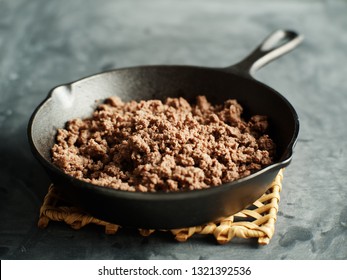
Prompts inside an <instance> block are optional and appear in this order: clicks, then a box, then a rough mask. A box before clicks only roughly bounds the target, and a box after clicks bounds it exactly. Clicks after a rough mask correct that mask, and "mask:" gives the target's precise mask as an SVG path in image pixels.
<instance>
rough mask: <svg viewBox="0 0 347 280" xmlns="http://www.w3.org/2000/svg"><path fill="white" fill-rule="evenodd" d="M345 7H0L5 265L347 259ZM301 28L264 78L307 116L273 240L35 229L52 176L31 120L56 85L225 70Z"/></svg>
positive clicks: (75, 2)
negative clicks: (272, 37) (160, 69)
mask: <svg viewBox="0 0 347 280" xmlns="http://www.w3.org/2000/svg"><path fill="white" fill-rule="evenodd" d="M346 14H347V1H343V0H336V1H332V0H330V1H323V0H321V1H298V0H296V1H274V0H265V1H261V2H260V1H255V0H245V1H226V0H224V1H222V0H219V1H207V0H203V1H198V0H195V1H173V0H169V1H160V0H150V1H135V0H130V1H129V0H127V1H126V0H120V1H111V0H101V1H82V0H62V1H44V0H32V1H25V0H11V1H10V0H2V1H0V258H1V259H347V203H346V201H347V192H346V188H347V177H346V164H347V157H346V152H347V142H346V138H347V129H346V111H347V83H346V74H347V69H346V65H347V53H346V46H347V35H346V30H347V17H346ZM281 28H284V29H293V30H296V31H298V32H300V33H301V34H303V35H304V36H305V41H304V42H303V44H302V45H301V46H300V47H299V48H298V49H296V50H295V51H294V52H292V53H290V54H288V55H286V56H284V57H282V58H281V59H278V60H276V61H275V62H273V63H271V64H269V65H268V66H266V67H265V68H264V69H262V70H260V71H259V72H258V73H257V74H256V77H257V78H258V79H259V80H261V81H262V82H264V83H266V84H268V85H270V86H271V87H273V88H275V89H276V90H278V91H279V92H281V93H283V94H284V95H285V96H286V97H287V99H288V100H289V101H290V102H291V103H292V104H293V105H294V107H295V108H296V109H297V111H298V114H299V116H300V121H301V130H300V135H299V140H298V143H297V146H296V148H295V155H294V159H293V162H292V164H291V165H290V167H288V168H287V170H286V171H285V178H284V183H283V191H282V193H281V198H282V199H281V202H280V211H279V217H278V221H277V224H276V232H275V235H274V237H273V239H272V240H271V242H270V244H269V245H267V246H264V247H259V246H258V245H257V244H256V242H254V241H252V240H234V241H232V242H231V243H229V244H226V245H223V246H220V245H217V244H216V243H215V242H214V240H213V238H212V237H195V238H192V239H191V240H189V241H188V242H186V243H177V242H176V241H174V240H173V238H172V236H171V235H169V234H165V233H157V234H154V235H152V236H150V237H149V238H144V237H141V236H139V235H138V234H137V233H136V232H135V231H132V230H126V229H122V230H120V231H119V233H118V234H116V235H114V236H106V235H105V234H104V233H103V231H102V230H101V229H100V228H97V227H93V226H91V227H86V228H84V229H82V230H79V231H74V230H72V229H70V228H69V227H67V226H65V225H63V224H59V223H51V224H50V226H49V227H48V228H47V229H45V230H40V229H38V228H37V225H36V223H37V218H38V211H39V207H40V205H41V203H42V199H43V196H44V194H45V192H46V189H47V186H48V184H49V180H48V178H47V177H46V175H45V173H44V171H43V169H42V168H41V166H39V164H38V163H37V162H36V160H35V159H34V158H33V156H32V154H31V152H30V150H29V146H28V143H27V136H26V126H27V123H28V120H29V117H30V115H31V113H32V112H33V110H34V109H35V107H36V106H37V105H38V104H39V103H40V102H41V101H42V100H43V99H44V98H45V96H46V95H47V92H48V91H49V89H51V88H52V87H54V86H56V85H58V84H61V83H66V82H70V81H73V80H76V79H78V78H80V77H83V76H87V75H90V74H93V73H96V72H99V71H102V70H106V69H111V68H119V67H127V66H135V65H143V64H192V65H201V66H218V67H223V66H228V65H231V64H233V63H236V62H237V61H239V60H240V59H242V58H243V57H244V56H245V55H247V54H248V53H249V52H250V51H251V50H252V49H253V48H254V47H255V46H256V45H257V44H258V43H260V41H261V40H262V39H263V38H264V37H266V36H267V35H268V34H269V33H271V32H272V31H274V30H276V29H281Z"/></svg>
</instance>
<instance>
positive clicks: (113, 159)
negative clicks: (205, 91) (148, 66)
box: [52, 96, 275, 192]
mask: <svg viewBox="0 0 347 280" xmlns="http://www.w3.org/2000/svg"><path fill="white" fill-rule="evenodd" d="M242 111H243V109H242V107H241V105H240V104H239V103H238V102H237V101H236V100H232V99H230V100H227V101H225V102H224V104H221V105H215V106H213V105H212V104H211V103H209V102H208V100H207V99H206V97H205V96H198V97H197V98H196V103H195V104H189V103H188V102H187V101H186V100H185V99H184V98H181V97H180V98H167V99H166V101H165V103H162V102H161V101H160V100H148V101H140V102H136V101H130V102H122V101H121V100H120V99H119V98H117V97H111V98H108V99H106V100H105V103H103V104H101V105H99V106H98V108H97V109H96V110H95V112H94V113H93V115H92V116H91V117H90V118H87V119H83V120H82V119H74V120H71V121H69V122H67V124H66V127H65V129H58V132H57V136H56V144H55V145H54V146H53V148H52V161H53V163H54V164H55V165H56V166H58V167H59V168H61V169H62V170H63V171H64V172H65V173H67V174H70V175H72V176H74V177H77V178H78V179H81V180H84V181H86V182H90V183H93V184H96V185H101V186H108V187H112V188H115V189H120V190H127V191H140V192H155V191H159V190H161V191H180V190H188V189H189V190H195V189H203V188H208V187H210V186H217V185H220V184H222V183H226V182H230V181H234V180H237V179H239V178H242V177H245V176H248V175H250V174H251V173H252V172H254V171H256V170H259V169H261V168H263V167H264V166H266V165H269V164H271V163H272V162H273V158H274V156H275V144H274V142H273V141H272V140H271V139H270V137H269V136H268V135H267V134H266V133H267V130H268V121H267V117H266V116H260V115H255V116H252V117H251V118H250V119H249V120H247V121H245V120H243V119H242V117H241V115H242Z"/></svg>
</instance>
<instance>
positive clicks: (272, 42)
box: [226, 30, 304, 75]
mask: <svg viewBox="0 0 347 280" xmlns="http://www.w3.org/2000/svg"><path fill="white" fill-rule="evenodd" d="M303 38H304V37H303V36H302V35H300V34H298V33H296V32H294V31H290V30H277V31H275V32H274V33H272V34H271V35H270V36H268V37H267V38H266V39H265V40H264V41H263V42H262V43H261V44H260V45H259V46H258V47H257V48H256V49H255V50H254V51H253V52H252V53H251V54H250V55H248V56H247V57H246V58H244V59H243V60H241V61H240V62H239V63H236V64H234V65H232V66H230V67H227V68H226V70H228V69H230V70H236V71H238V72H241V73H244V74H250V75H252V74H254V73H255V71H257V70H258V69H260V68H261V67H263V66H264V65H266V64H268V63H269V62H271V61H272V60H275V59H276V58H278V57H280V56H282V55H284V54H286V53H288V52H290V51H291V50H293V49H294V48H295V47H296V46H298V45H299V44H300V43H301V42H302V40H303Z"/></svg>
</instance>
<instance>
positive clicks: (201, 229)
mask: <svg viewBox="0 0 347 280" xmlns="http://www.w3.org/2000/svg"><path fill="white" fill-rule="evenodd" d="M282 180H283V170H280V172H279V173H278V175H277V176H276V178H275V180H274V181H273V182H272V184H271V186H270V188H269V190H268V191H267V192H266V193H265V194H264V195H263V196H262V197H260V198H259V199H258V200H257V201H255V202H254V203H253V205H251V206H249V207H248V208H247V209H244V210H243V211H241V212H239V213H237V214H234V215H233V216H230V217H227V218H224V219H221V220H219V221H215V222H211V223H208V224H205V225H202V226H196V227H189V228H182V229H175V230H170V231H171V233H172V234H173V235H174V236H175V239H176V240H177V241H180V242H184V241H187V240H188V239H189V238H190V237H191V236H193V235H194V234H213V235H214V237H215V239H216V240H217V242H218V243H219V244H225V243H228V242H230V241H231V240H232V239H233V238H234V237H239V238H257V239H258V243H259V244H262V245H266V244H268V243H269V242H270V239H271V238H272V236H273V234H274V232H275V223H276V218H277V211H278V203H279V201H280V192H281V189H282ZM64 203H65V201H64V199H63V198H62V197H61V196H60V195H59V193H58V191H57V189H55V188H54V186H53V185H51V186H50V187H49V190H48V193H47V195H46V197H45V199H44V201H43V204H42V206H41V209H40V217H39V221H38V226H39V227H40V228H45V227H47V226H48V223H49V221H59V222H65V223H66V224H68V225H70V226H71V227H72V228H73V229H80V228H82V227H84V226H86V225H88V224H90V223H93V224H97V225H100V226H104V227H105V233H106V234H115V233H116V232H117V231H118V229H119V228H120V226H119V225H115V224H111V223H108V222H105V221H102V220H99V219H96V218H94V217H92V216H90V215H88V213H85V212H83V211H82V210H81V209H79V208H77V207H74V206H66V203H65V205H64ZM153 232H154V230H148V229H139V233H140V234H141V235H143V236H149V235H150V234H151V233H153Z"/></svg>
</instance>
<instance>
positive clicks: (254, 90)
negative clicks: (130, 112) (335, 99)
mask: <svg viewBox="0 0 347 280" xmlns="http://www.w3.org/2000/svg"><path fill="white" fill-rule="evenodd" d="M301 40H302V36H300V35H298V34H296V33H295V32H292V31H283V30H279V31H276V32H274V33H273V34H271V35H270V36H269V37H268V38H266V39H265V40H264V41H263V43H262V44H261V45H260V46H259V47H258V48H256V49H255V50H254V51H253V52H252V53H251V54H250V55H249V56H248V57H247V58H245V59H244V60H242V61H241V62H239V63H237V64H235V65H233V66H230V67H226V68H207V67H197V66H166V65H161V66H160V65H159V66H140V67H132V68H125V69H118V70H112V71H107V72H103V73H100V74H96V75H93V76H90V77H87V78H83V79H81V80H78V81H75V82H72V83H69V84H65V85H60V86H58V87H56V88H54V89H52V90H51V91H50V93H49V94H48V97H47V98H46V99H45V100H44V101H43V102H42V103H41V104H40V105H39V106H38V108H37V109H36V110H35V112H34V113H33V115H32V117H31V119H30V121H29V125H28V137H29V142H30V145H31V148H32V151H33V154H34V155H35V157H36V158H37V160H38V161H39V162H40V163H41V164H42V165H43V167H44V168H45V169H46V171H47V173H48V175H49V176H50V178H51V180H52V182H53V183H54V184H55V186H56V187H58V188H59V189H60V191H61V192H62V193H63V195H65V196H66V198H68V199H69V200H71V201H72V202H73V203H74V204H76V205H78V206H80V207H82V208H83V209H85V210H86V211H87V212H89V213H91V214H92V215H94V216H95V217H97V218H99V219H102V220H106V221H109V222H112V223H116V224H120V225H123V226H130V227H137V228H150V229H173V228H181V227H187V226H194V225H200V224H204V223H206V222H210V221H214V220H217V219H219V218H221V217H224V216H228V215H232V214H234V213H236V212H238V211H240V210H242V209H243V208H244V207H246V206H247V205H249V204H251V203H252V202H254V201H255V200H256V199H258V198H259V197H260V196H261V195H262V194H263V193H264V192H265V191H266V190H267V188H268V185H269V184H270V183H271V182H272V180H273V179H274V178H275V177H276V175H277V173H278V171H279V170H280V169H281V168H283V167H285V166H287V165H288V164H289V163H290V161H291V159H292V153H293V148H294V145H295V142H296V139H297V136H298V132H299V121H298V116H297V113H296V112H295V110H294V108H293V107H292V105H291V104H290V103H289V102H288V101H287V100H286V99H285V98H284V97H283V96H282V95H281V94H279V93H278V92H277V91H275V90H273V89H271V88H270V87H268V86H266V85H264V84H262V83H260V82H258V81H256V80H255V79H253V78H252V76H251V74H252V73H253V72H255V71H256V70H257V69H259V68H261V67H262V66H264V65H265V64H267V63H268V62H270V61H271V60H273V59H275V58H277V57H279V56H281V55H283V54H285V53H287V52H289V51H290V50H292V49H293V48H294V47H296V46H297V45H298V44H299V43H300V42H301ZM112 95H117V96H119V97H120V98H121V99H122V100H124V101H128V100H132V99H134V100H146V99H161V100H164V99H165V98H166V97H179V96H181V97H184V98H186V99H187V100H192V101H193V100H194V99H195V96H196V95H206V96H207V98H208V100H211V101H213V102H214V103H222V102H223V101H225V100H227V99H230V98H235V99H237V100H238V101H239V102H240V103H241V105H242V106H243V107H244V109H245V113H244V116H245V117H247V115H253V114H264V115H267V116H268V117H269V121H270V125H271V128H272V130H271V131H270V135H271V137H272V138H273V139H274V140H275V142H276V143H277V146H278V148H277V154H278V158H277V160H276V162H275V163H274V164H272V165H270V166H267V167H266V168H264V169H262V170H260V171H258V172H256V173H254V174H252V175H250V176H248V177H245V178H242V179H240V180H237V181H234V182H232V183H227V184H224V185H221V186H218V187H212V188H209V189H205V190H195V191H184V192H180V193H131V192H126V191H120V190H114V189H110V188H106V187H100V186H95V185H92V184H89V183H86V182H83V181H80V180H77V179H75V178H73V177H71V176H69V175H66V174H64V173H63V172H62V171H61V170H59V169H58V168H57V167H55V166H54V165H53V164H52V163H51V154H50V149H51V147H52V146H53V144H54V139H55V135H56V129H57V128H61V127H64V124H65V123H66V121H68V120H70V119H73V118H76V117H80V118H84V117H88V116H90V115H91V113H92V111H93V110H94V109H95V107H96V106H97V104H99V103H100V102H102V100H103V99H105V98H106V97H109V96H112Z"/></svg>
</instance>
